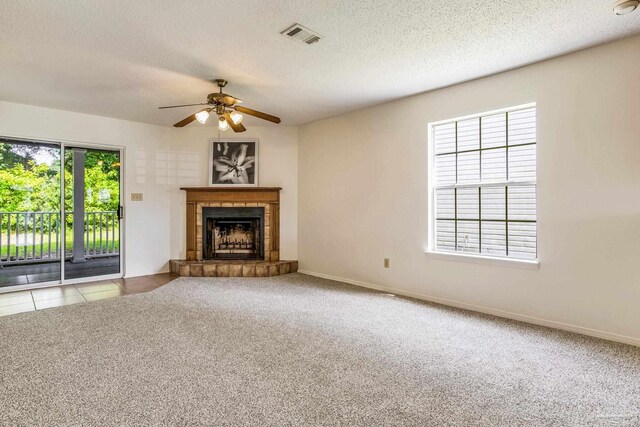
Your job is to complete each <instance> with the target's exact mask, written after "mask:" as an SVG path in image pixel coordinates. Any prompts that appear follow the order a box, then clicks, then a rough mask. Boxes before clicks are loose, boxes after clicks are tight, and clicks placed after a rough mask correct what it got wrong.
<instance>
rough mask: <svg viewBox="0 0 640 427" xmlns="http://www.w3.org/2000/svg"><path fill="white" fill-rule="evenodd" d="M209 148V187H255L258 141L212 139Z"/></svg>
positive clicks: (247, 139) (249, 139)
mask: <svg viewBox="0 0 640 427" xmlns="http://www.w3.org/2000/svg"><path fill="white" fill-rule="evenodd" d="M209 145H210V147H209V174H208V175H209V182H208V186H209V187H257V186H258V163H259V162H258V160H259V156H258V140H257V139H255V138H220V139H218V138H213V139H211V140H210V144H209Z"/></svg>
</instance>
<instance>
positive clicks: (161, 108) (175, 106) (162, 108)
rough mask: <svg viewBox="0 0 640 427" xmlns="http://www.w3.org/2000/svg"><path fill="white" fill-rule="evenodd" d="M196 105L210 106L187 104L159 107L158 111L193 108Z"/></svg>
mask: <svg viewBox="0 0 640 427" xmlns="http://www.w3.org/2000/svg"><path fill="white" fill-rule="evenodd" d="M195 105H208V104H185V105H170V106H168V107H158V110H164V109H165V108H178V107H193V106H195Z"/></svg>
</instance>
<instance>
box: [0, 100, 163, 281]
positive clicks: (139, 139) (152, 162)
mask: <svg viewBox="0 0 640 427" xmlns="http://www.w3.org/2000/svg"><path fill="white" fill-rule="evenodd" d="M0 135H2V136H12V137H22V138H33V139H42V140H49V141H65V142H82V143H92V144H102V145H114V146H123V147H125V169H124V178H125V195H124V198H125V206H126V209H125V215H126V227H125V248H124V250H125V273H126V276H127V277H132V276H140V275H145V274H153V273H157V272H161V271H167V270H168V261H169V252H170V251H169V244H170V240H169V237H170V236H169V226H170V221H169V213H170V209H169V199H168V197H167V185H166V182H165V179H164V176H165V175H166V170H165V168H166V166H165V165H163V164H162V163H160V162H158V161H157V159H159V158H162V157H163V156H165V155H166V151H167V149H168V147H169V138H170V135H171V133H170V129H169V128H167V127H162V126H155V125H146V124H141V123H134V122H128V121H124V120H116V119H110V118H106V117H98V116H90V115H86V114H79V113H72V112H68V111H60V110H52V109H48V108H41V107H33V106H28V105H22V104H13V103H8V102H2V101H0ZM132 192H133V193H143V194H144V201H142V202H130V201H129V198H130V197H129V194H130V193H132Z"/></svg>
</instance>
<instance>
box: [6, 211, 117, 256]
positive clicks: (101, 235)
mask: <svg viewBox="0 0 640 427" xmlns="http://www.w3.org/2000/svg"><path fill="white" fill-rule="evenodd" d="M60 218H61V214H60V212H0V265H9V264H11V265H14V264H27V263H34V262H47V261H56V260H58V261H59V260H60V254H61V253H62V252H63V251H64V254H65V259H68V258H70V257H71V256H72V254H73V240H72V238H73V229H72V226H71V224H72V220H73V212H66V219H67V220H66V221H65V223H64V224H62V223H61V221H60ZM62 227H65V230H66V232H65V234H66V239H65V240H66V242H65V244H64V245H62V242H61V240H62ZM63 247H64V249H63ZM84 252H85V258H97V257H104V256H116V255H119V254H120V221H119V219H118V212H117V211H102V212H86V213H85V214H84Z"/></svg>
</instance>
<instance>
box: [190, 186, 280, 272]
mask: <svg viewBox="0 0 640 427" xmlns="http://www.w3.org/2000/svg"><path fill="white" fill-rule="evenodd" d="M180 189H181V190H184V191H186V192H187V218H186V219H187V221H186V222H187V236H186V237H187V248H186V249H187V260H188V261H202V208H203V207H204V208H206V207H229V208H239V207H262V208H264V234H265V237H264V239H265V240H264V260H265V261H279V260H280V190H282V188H280V187H240V188H233V187H182V188H180Z"/></svg>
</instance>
